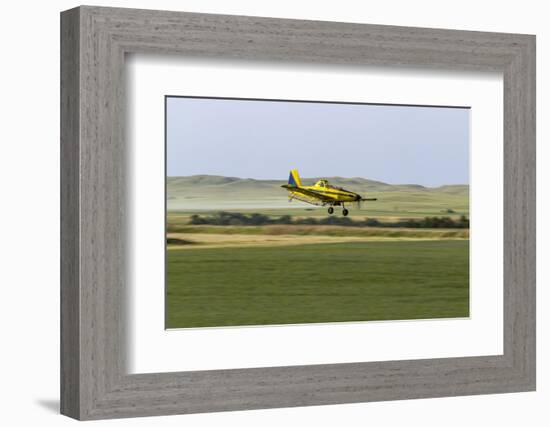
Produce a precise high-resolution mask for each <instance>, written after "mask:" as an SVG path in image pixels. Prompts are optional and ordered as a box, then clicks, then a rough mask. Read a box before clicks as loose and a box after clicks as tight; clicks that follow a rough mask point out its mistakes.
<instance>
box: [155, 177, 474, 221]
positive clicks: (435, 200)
mask: <svg viewBox="0 0 550 427" xmlns="http://www.w3.org/2000/svg"><path fill="white" fill-rule="evenodd" d="M317 179H319V178H302V182H303V183H304V184H306V185H311V184H313V183H314V182H315V181H316V180H317ZM327 179H328V180H329V182H330V183H331V184H332V185H336V186H340V187H344V188H346V189H347V190H351V191H354V192H357V193H359V194H361V195H364V196H368V197H377V198H378V201H376V202H372V203H370V204H369V212H370V213H371V214H374V215H379V216H423V215H441V214H443V213H452V214H457V215H458V214H465V215H468V212H469V203H468V202H469V186H468V185H444V186H441V187H435V188H431V187H424V186H422V185H417V184H400V185H393V184H388V183H385V182H380V181H374V180H370V179H365V178H358V177H357V178H342V177H328V178H327ZM283 184H286V180H258V179H252V178H236V177H225V176H217V175H192V176H180V177H168V178H167V181H166V192H167V194H166V196H167V207H168V210H169V211H187V212H195V211H203V210H222V209H223V210H243V211H247V210H248V211H250V210H255V211H266V210H273V209H276V210H278V209H287V210H289V209H290V210H293V211H296V210H302V211H305V210H306V209H307V208H311V206H309V205H307V204H304V203H301V202H297V201H295V202H293V203H292V204H290V203H289V202H288V197H287V193H286V191H285V190H284V189H283V188H281V185H283ZM294 213H297V212H294Z"/></svg>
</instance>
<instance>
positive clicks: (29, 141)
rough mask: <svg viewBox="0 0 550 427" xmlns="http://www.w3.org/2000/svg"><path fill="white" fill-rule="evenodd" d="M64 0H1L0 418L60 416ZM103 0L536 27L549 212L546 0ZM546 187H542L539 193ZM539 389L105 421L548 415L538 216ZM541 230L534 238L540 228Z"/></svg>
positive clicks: (329, 422)
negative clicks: (61, 13) (61, 34)
mask: <svg viewBox="0 0 550 427" xmlns="http://www.w3.org/2000/svg"><path fill="white" fill-rule="evenodd" d="M77 4H78V3H76V2H71V1H51V2H43V3H42V2H20V3H15V2H13V3H6V4H4V5H3V9H2V12H3V13H2V17H3V18H4V19H3V21H2V26H1V29H0V31H2V34H1V35H2V41H3V55H2V67H1V68H0V70H1V71H0V72H1V73H2V78H1V79H0V85H1V87H0V89H1V91H0V93H1V97H0V103H1V104H0V105H1V110H0V114H1V117H2V121H1V123H2V126H0V132H1V134H2V138H1V139H0V141H1V142H2V145H1V155H0V174H1V176H0V182H1V186H0V189H1V191H2V196H3V197H2V201H3V204H2V209H1V210H0V215H1V218H0V224H1V225H2V234H1V239H0V241H1V248H2V254H1V256H2V257H1V259H2V261H3V262H2V268H1V269H0V275H1V280H0V283H1V285H2V291H3V292H2V298H1V307H0V317H1V318H0V320H1V323H0V324H1V325H2V352H1V353H0V358H1V363H2V367H3V371H2V376H1V377H0V378H1V381H0V384H1V387H0V393H1V396H0V399H1V400H0V401H1V402H2V411H1V412H0V419H1V421H2V424H5V425H40V426H50V425H52V426H53V425H68V424H69V423H72V422H73V421H71V420H69V419H67V418H65V417H62V416H59V415H58V414H57V411H58V409H57V408H58V395H59V392H58V387H59V386H58V384H59V368H58V364H59V362H58V361H59V333H58V331H59V219H58V218H59V113H58V112H59V107H58V105H59V16H58V14H59V11H60V10H63V9H67V8H70V7H73V6H75V5H77ZM96 4H100V5H106V6H124V7H140V8H158V9H169V10H187V11H197V12H211V13H229V14H248V15H258V16H273V17H284V18H302V19H321V20H330V21H349V22H364V23H375V24H393V25H411V26H425V27H441V28H455V29H468V30H483V31H504V32H522V33H535V34H537V37H538V38H537V45H538V49H537V56H538V58H537V63H538V65H537V74H538V81H537V86H538V100H537V118H538V120H537V123H538V141H539V144H538V145H539V149H538V162H537V163H538V165H539V167H538V178H539V180H538V186H537V190H538V194H539V203H538V215H537V216H538V218H539V219H542V218H544V217H546V218H548V216H549V214H550V212H549V205H548V199H547V197H545V195H546V194H547V190H548V180H549V172H548V168H546V170H543V167H542V166H543V165H548V164H549V161H550V158H549V156H548V148H547V147H545V146H544V145H543V143H542V142H543V141H544V140H545V139H547V137H548V125H547V124H546V123H544V122H543V118H544V117H549V116H550V107H549V104H548V102H549V100H550V97H549V96H550V94H549V93H548V85H547V77H546V76H548V75H549V74H550V56H549V50H548V39H549V37H550V28H549V27H548V20H547V16H548V13H547V12H546V11H545V10H544V2H540V1H529V0H524V1H522V2H517V1H514V2H505V1H485V2H480V1H471V0H463V1H461V2H460V3H456V2H451V3H447V2H441V1H423V0H417V1H414V2H410V1H406V0H403V1H386V2H365V1H345V0H341V1H338V2H329V1H326V2H325V1H323V2H321V1H319V0H318V1H314V0H311V1H310V0H302V1H296V0H290V1H286V0H276V1H275V0H268V1H262V2H259V1H254V0H249V1H245V0H231V1H230V2H228V1H223V0H217V1H214V0H195V1H185V0H181V1H163V0H157V1H155V2H153V1H108V2H102V1H98V2H97V3H96ZM545 193H546V194H545ZM538 236H539V240H538V249H539V251H538V259H539V267H538V295H537V296H538V298H537V299H538V311H537V313H538V319H537V321H538V325H537V332H538V337H539V340H538V375H537V377H538V391H537V392H534V393H514V394H508V395H485V396H470V397H453V398H439V399H423V400H413V401H397V402H380V403H363V404H348V405H337V406H323V407H309V408H291V409H272V410H259V411H244V412H233V413H219V414H198V415H188V416H170V417H158V418H155V419H152V418H145V419H130V420H115V421H107V422H103V423H105V424H109V425H125V426H130V425H136V426H138V425H140V426H146V425H152V424H154V425H182V424H183V423H185V424H186V425H187V426H215V425H225V426H232V425H235V426H237V425H238V426H257V425H273V426H279V425H285V424H286V425H313V424H314V425H318V426H334V425H346V426H349V425H351V426H355V425H357V426H359V425H365V424H367V423H368V424H369V425H371V426H375V425H385V426H393V425H396V426H399V425H403V424H406V425H408V426H417V425H418V426H423V427H425V426H438V427H439V426H441V425H445V426H460V427H464V426H465V425H470V424H472V423H475V424H479V425H483V424H491V425H499V426H517V425H535V426H545V425H548V422H549V419H550V416H549V413H548V402H550V372H549V371H548V368H547V367H548V363H547V362H546V361H545V359H547V358H548V349H549V344H550V335H549V333H548V327H547V326H546V325H547V324H548V323H549V322H550V314H549V313H550V304H549V302H548V295H549V293H548V290H547V289H545V287H544V284H545V282H548V278H549V275H548V269H547V268H546V269H545V268H544V259H545V258H548V256H549V253H548V237H549V236H548V226H547V225H546V223H545V221H543V220H540V221H539V224H538ZM543 238H544V239H543Z"/></svg>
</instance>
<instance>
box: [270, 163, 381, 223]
mask: <svg viewBox="0 0 550 427" xmlns="http://www.w3.org/2000/svg"><path fill="white" fill-rule="evenodd" d="M281 187H283V188H286V189H287V190H288V196H289V201H292V200H293V199H296V200H300V201H302V202H306V203H310V204H312V205H321V206H326V205H329V208H328V213H329V214H333V213H334V206H342V215H344V216H347V214H348V213H349V211H348V210H347V209H346V207H345V205H344V203H346V202H347V203H354V202H355V203H357V204H358V205H359V206H360V204H361V202H363V201H373V200H376V199H365V198H363V197H362V196H360V195H359V194H357V193H354V192H352V191H348V190H344V189H343V188H341V187H335V186H334V185H330V184H329V183H328V181H327V180H326V179H320V180H319V181H317V182H316V183H315V185H302V181H301V180H300V175H298V170H296V169H292V170H291V171H290V175H289V177H288V184H284V185H281Z"/></svg>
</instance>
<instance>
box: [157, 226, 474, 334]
mask: <svg viewBox="0 0 550 427" xmlns="http://www.w3.org/2000/svg"><path fill="white" fill-rule="evenodd" d="M253 237H254V236H253ZM305 237H306V238H307V237H309V236H305ZM315 238H319V236H315ZM468 243H469V242H468V240H467V239H462V240H441V239H440V240H409V241H399V240H397V241H395V240H393V241H392V240H388V241H354V240H348V241H338V242H335V243H330V242H326V241H318V242H315V243H309V244H292V245H288V244H282V245H276V244H275V245H273V244H269V245H256V246H254V245H253V246H251V247H248V246H246V244H245V245H242V244H241V245H240V246H239V245H235V246H231V247H223V245H221V246H219V247H215V248H212V247H208V246H204V247H201V246H200V245H196V246H195V245H192V246H193V247H194V248H195V249H192V250H186V249H182V248H183V247H185V246H186V245H182V246H181V247H179V246H177V245H176V246H175V247H171V246H170V245H169V250H168V251H167V253H166V256H167V260H166V261H167V271H168V272H169V274H168V276H167V299H166V301H167V317H166V327H167V328H188V327H213V326H236V325H270V324H297V323H317V322H322V323H325V322H344V321H365V320H399V319H429V318H452V317H467V316H468V315H469V281H468V276H469V266H468V263H469V250H468Z"/></svg>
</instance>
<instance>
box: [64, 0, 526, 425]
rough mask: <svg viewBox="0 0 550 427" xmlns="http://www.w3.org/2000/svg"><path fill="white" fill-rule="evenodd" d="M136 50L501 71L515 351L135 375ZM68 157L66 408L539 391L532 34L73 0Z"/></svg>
mask: <svg viewBox="0 0 550 427" xmlns="http://www.w3.org/2000/svg"><path fill="white" fill-rule="evenodd" d="M135 52H139V53H152V54H158V53H162V54H177V55H188V56H193V57H210V58H244V59H260V60H276V61H280V60H284V61H293V62H297V63H300V62H301V63H319V64H340V65H351V66H357V65H372V64H374V65H388V66H392V67H400V66H407V67H411V66H412V67H429V68H437V69H449V70H491V71H500V72H502V73H503V76H504V77H503V78H504V230H503V232H504V267H503V268H504V307H503V315H504V319H503V321H504V332H503V333H504V336H503V346H504V353H503V354H502V355H495V356H480V357H458V358H442V359H425V360H406V361H384V362H365V363H341V364H327V365H307V366H289V367H267V368H254V369H232V370H214V371H192V372H175V373H153V374H132V375H130V374H127V372H126V369H125V366H126V364H125V361H126V354H125V352H126V346H125V342H126V327H127V325H126V324H125V307H126V304H125V295H126V294H125V285H126V282H125V277H126V268H127V264H126V259H125V253H126V246H125V245H126V243H125V242H126V238H125V237H126V236H125V233H126V231H125V230H126V226H125V218H126V216H125V209H126V206H125V204H126V203H125V194H126V184H125V183H126V181H125V180H126V174H125V171H126V165H125V159H126V157H125V139H124V134H125V129H124V121H125V112H124V103H125V93H124V92H125V85H124V60H125V59H124V58H125V54H126V53H135ZM161 143H162V141H159V144H161ZM61 166H62V168H61V412H62V413H63V414H65V415H68V416H70V417H74V418H77V419H81V420H86V419H101V418H117V417H137V416H149V415H167V414H184V413H196V412H212V411H230V410H245V409H257V408H274V407H292V406H304V405H326V404H338V403H350V402H366V401H380V400H392V399H412V398H426V397H438V396H458V395H471V394H483V393H504V392H519V391H529V390H535V37H534V36H532V35H520V34H502V33H486V32H472V31H453V30H441V29H426V28H407V27H393V26H380V25H364V24H349V23H336V22H315V21H302V20H287V19H270V18H258V17H244V16H224V15H210V14H197V13H182V12H166V11H150V10H133V9H116V8H103V7H88V6H83V7H78V8H75V9H71V10H68V11H65V12H62V14H61ZM159 283H161V282H159ZM159 286H162V284H160V285H159Z"/></svg>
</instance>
